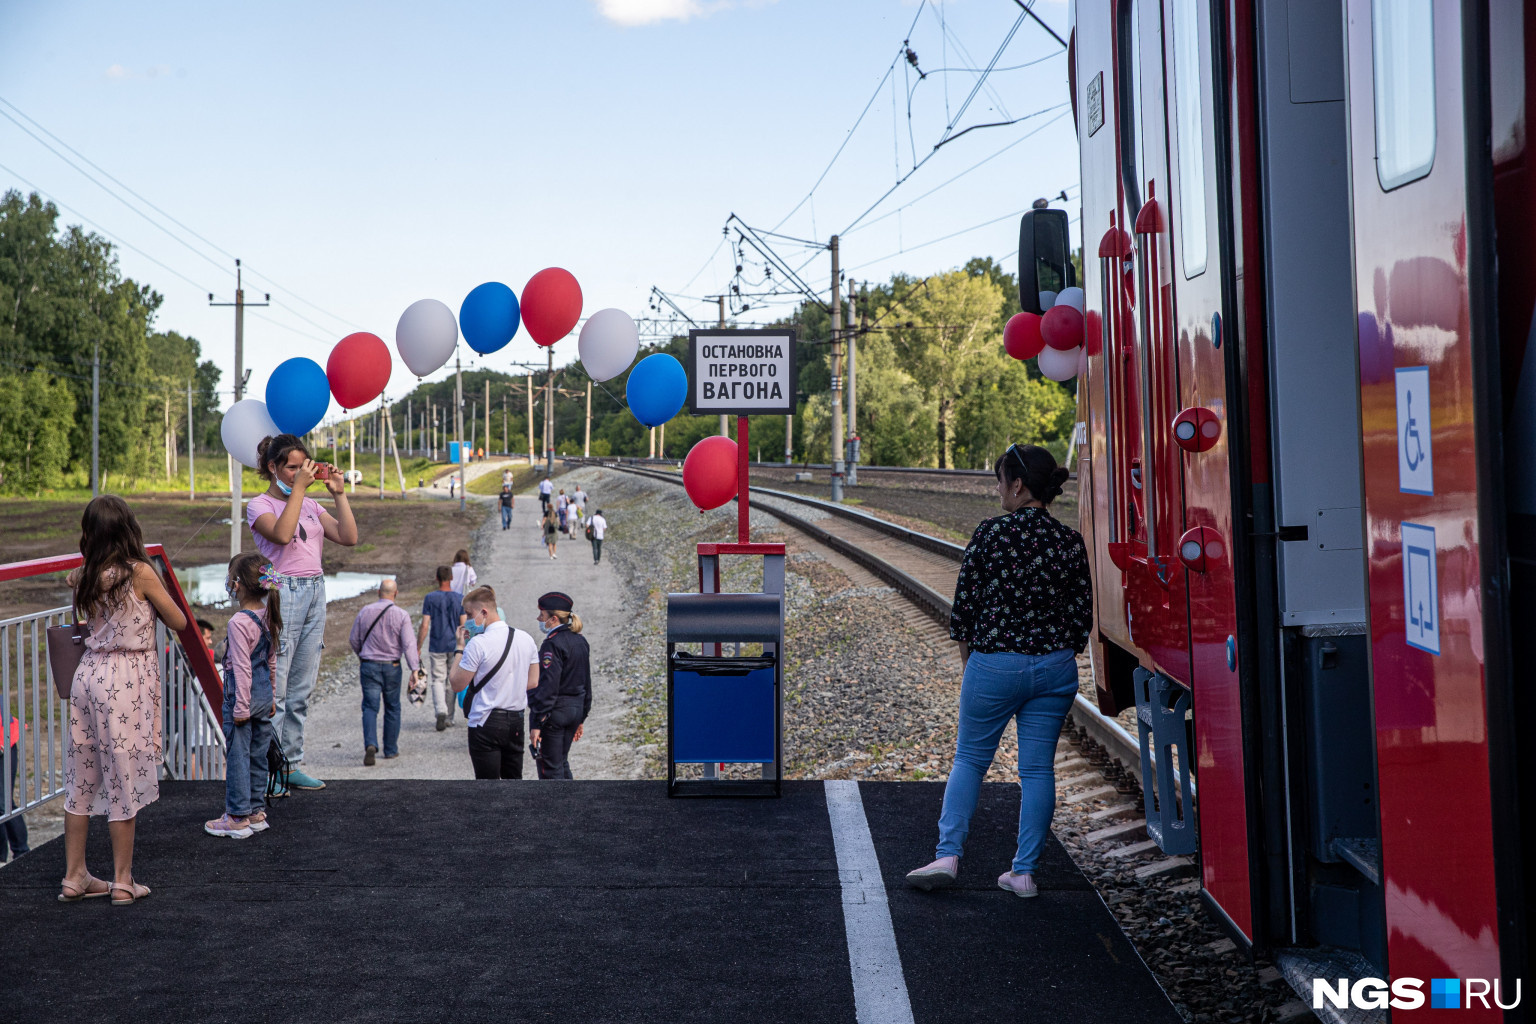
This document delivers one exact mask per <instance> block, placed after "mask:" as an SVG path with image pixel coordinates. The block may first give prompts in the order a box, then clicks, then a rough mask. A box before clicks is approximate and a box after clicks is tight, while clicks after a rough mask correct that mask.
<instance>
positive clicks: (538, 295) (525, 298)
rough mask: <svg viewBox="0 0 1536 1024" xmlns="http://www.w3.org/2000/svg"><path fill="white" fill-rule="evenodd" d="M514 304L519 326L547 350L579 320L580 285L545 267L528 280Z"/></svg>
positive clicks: (566, 273) (567, 275) (564, 272)
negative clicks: (517, 313)
mask: <svg viewBox="0 0 1536 1024" xmlns="http://www.w3.org/2000/svg"><path fill="white" fill-rule="evenodd" d="M518 305H519V307H520V310H521V312H522V317H523V326H524V327H526V328H528V333H529V334H530V335H532V336H533V340H534V341H536V342H538V343H539V344H540V345H543V346H545V347H546V348H547V347H549V346H550V345H553V344H554V343H555V342H557V341H559V340H560V339H561V338H563V337H565V336H566V335H567V334H570V333H571V329H572V328H573V327H575V326H576V322H577V321H578V320H580V319H581V285H579V284H577V283H576V278H575V277H573V276H572V275H571V272H570V271H569V270H562V269H561V268H559V267H549V268H548V269H545V270H541V271H539V272H538V273H537V274H534V275H533V276H532V277H530V278H529V279H528V284H527V286H526V287H525V288H524V289H523V294H522V297H521V300H520V301H519V303H518Z"/></svg>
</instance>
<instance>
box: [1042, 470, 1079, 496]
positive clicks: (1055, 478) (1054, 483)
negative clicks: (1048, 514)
mask: <svg viewBox="0 0 1536 1024" xmlns="http://www.w3.org/2000/svg"><path fill="white" fill-rule="evenodd" d="M1071 476H1072V474H1071V473H1070V472H1069V471H1068V470H1067V468H1066V467H1065V466H1057V467H1056V468H1055V469H1053V470H1051V475H1050V477H1049V482H1048V483H1047V484H1046V486H1045V494H1044V495H1042V496H1041V500H1042V501H1043V502H1045V504H1047V505H1049V504H1050V503H1051V502H1052V501H1054V500H1055V499H1056V497H1057V496H1058V495H1060V494H1061V487H1062V484H1064V483H1066V482H1067V480H1068V479H1069V478H1070V477H1071Z"/></svg>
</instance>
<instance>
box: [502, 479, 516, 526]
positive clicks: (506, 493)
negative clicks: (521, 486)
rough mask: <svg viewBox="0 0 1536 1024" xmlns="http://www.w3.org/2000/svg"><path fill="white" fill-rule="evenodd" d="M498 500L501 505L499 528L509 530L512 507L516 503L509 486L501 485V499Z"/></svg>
mask: <svg viewBox="0 0 1536 1024" xmlns="http://www.w3.org/2000/svg"><path fill="white" fill-rule="evenodd" d="M498 500H499V501H500V503H501V528H502V529H503V530H510V529H512V506H513V504H514V503H515V502H516V501H517V498H516V497H514V496H513V494H512V485H511V484H502V485H501V497H500V498H499V499H498Z"/></svg>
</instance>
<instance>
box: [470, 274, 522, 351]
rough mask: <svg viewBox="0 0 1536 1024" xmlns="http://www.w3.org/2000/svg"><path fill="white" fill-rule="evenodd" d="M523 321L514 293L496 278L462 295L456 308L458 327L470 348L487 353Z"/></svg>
mask: <svg viewBox="0 0 1536 1024" xmlns="http://www.w3.org/2000/svg"><path fill="white" fill-rule="evenodd" d="M520 323H522V314H521V312H520V311H519V310H518V308H517V296H516V295H514V294H512V289H511V288H508V287H507V286H506V285H504V284H502V283H500V282H499V281H487V282H486V283H485V284H482V285H479V286H478V287H476V288H475V289H474V290H473V291H471V292H470V293H469V294H468V295H466V296H464V305H462V306H460V307H459V330H460V331H462V332H463V333H464V340H465V341H467V342H469V347H470V348H472V349H474V350H475V351H476V352H479V353H480V354H481V355H486V354H487V353H490V352H495V351H496V350H497V349H499V348H501V347H502V346H504V345H505V344H506V343H507V342H509V341H511V340H512V335H514V334H516V333H517V328H518V325H519V324H520Z"/></svg>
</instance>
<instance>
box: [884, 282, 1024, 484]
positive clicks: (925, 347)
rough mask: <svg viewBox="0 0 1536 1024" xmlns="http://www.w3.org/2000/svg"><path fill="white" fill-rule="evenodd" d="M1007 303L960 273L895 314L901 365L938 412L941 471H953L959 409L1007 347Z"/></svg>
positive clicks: (929, 285)
mask: <svg viewBox="0 0 1536 1024" xmlns="http://www.w3.org/2000/svg"><path fill="white" fill-rule="evenodd" d="M1002 302H1003V296H1002V292H1001V290H1000V289H999V288H998V286H997V285H995V284H993V283H992V281H991V280H990V279H989V278H987V277H986V276H985V275H972V274H969V273H967V272H966V271H963V270H956V271H950V272H948V273H944V274H935V275H933V276H932V277H930V278H928V279H927V282H926V283H925V284H924V285H923V286H921V287H918V288H915V289H913V290H912V291H911V292H910V293H909V294H908V295H907V297H906V298H905V300H904V301H902V302H901V303H900V304H899V305H898V306H897V307H896V309H895V311H894V314H893V316H894V319H895V320H896V322H897V323H898V325H899V326H897V327H896V328H895V329H894V330H893V331H892V332H891V337H892V339H893V341H894V343H895V353H896V359H897V361H898V363H899V365H900V366H901V368H902V369H903V370H905V371H906V372H907V374H908V375H909V376H911V378H912V380H913V382H914V384H915V385H916V386H917V389H918V392H919V393H920V394H921V395H922V397H923V398H924V399H925V400H926V401H929V402H932V403H933V404H934V406H935V440H936V448H937V454H938V461H939V467H940V468H941V469H943V468H947V467H949V466H950V465H951V460H950V448H951V436H950V435H951V428H952V426H953V421H954V411H955V403H956V401H957V400H958V399H959V398H960V396H961V394H962V392H963V390H964V388H965V387H966V385H967V384H969V383H970V382H971V381H973V380H974V379H975V378H976V376H977V373H978V370H979V369H980V366H979V361H980V360H982V359H983V357H984V355H985V354H986V353H988V351H989V349H995V348H997V347H998V346H1000V345H1001V343H1002V342H1001V336H1000V333H999V331H998V324H997V316H998V310H999V309H1000V308H1001V306H1002ZM909 325H910V326H909Z"/></svg>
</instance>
